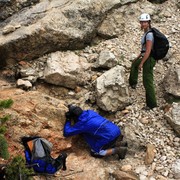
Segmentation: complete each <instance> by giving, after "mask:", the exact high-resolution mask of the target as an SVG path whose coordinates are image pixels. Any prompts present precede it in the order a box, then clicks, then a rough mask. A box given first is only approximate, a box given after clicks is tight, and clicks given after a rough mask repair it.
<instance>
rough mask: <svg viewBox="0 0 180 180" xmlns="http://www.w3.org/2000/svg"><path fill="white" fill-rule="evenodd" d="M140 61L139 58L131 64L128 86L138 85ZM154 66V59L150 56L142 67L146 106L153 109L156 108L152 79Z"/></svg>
mask: <svg viewBox="0 0 180 180" xmlns="http://www.w3.org/2000/svg"><path fill="white" fill-rule="evenodd" d="M141 60H142V59H141V58H140V59H137V60H136V61H134V62H133V63H132V66H131V71H130V76H129V84H130V86H133V85H136V84H137V83H138V72H139V70H138V67H139V64H140V63H141ZM155 64H156V61H155V59H154V58H153V57H151V56H150V57H149V58H148V59H147V60H146V61H145V63H144V65H143V85H144V88H145V91H146V105H147V106H148V107H149V108H154V107H156V106H157V102H156V95H155V88H154V77H153V67H154V66H155Z"/></svg>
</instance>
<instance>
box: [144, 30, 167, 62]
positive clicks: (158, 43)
mask: <svg viewBox="0 0 180 180" xmlns="http://www.w3.org/2000/svg"><path fill="white" fill-rule="evenodd" d="M149 32H152V33H153V35H154V46H153V49H152V51H151V54H152V56H153V58H154V59H155V60H160V59H163V58H164V57H165V56H166V54H167V52H168V50H169V41H168V39H167V38H166V36H165V35H164V34H163V33H161V32H160V31H159V30H158V29H156V28H151V30H150V31H149ZM149 32H148V33H149ZM148 33H147V34H148ZM147 34H146V35H147ZM145 42H146V36H145Z"/></svg>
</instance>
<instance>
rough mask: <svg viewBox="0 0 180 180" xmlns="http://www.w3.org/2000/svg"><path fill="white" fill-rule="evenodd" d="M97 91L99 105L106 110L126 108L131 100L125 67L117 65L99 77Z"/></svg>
mask: <svg viewBox="0 0 180 180" xmlns="http://www.w3.org/2000/svg"><path fill="white" fill-rule="evenodd" d="M96 92H97V98H96V99H97V100H96V101H97V105H98V106H99V107H100V108H101V109H103V110H104V111H111V112H116V111H117V110H120V109H124V108H125V107H126V106H127V105H128V104H129V102H130V99H129V92H128V87H127V83H126V82H125V75H124V68H123V67H122V66H119V65H117V66H115V67H114V68H112V69H110V70H108V71H106V72H105V73H104V74H102V75H101V76H100V77H99V78H97V81H96Z"/></svg>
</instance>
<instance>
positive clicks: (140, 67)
mask: <svg viewBox="0 0 180 180" xmlns="http://www.w3.org/2000/svg"><path fill="white" fill-rule="evenodd" d="M142 67H143V63H140V65H139V67H138V68H139V70H140V71H141V70H142Z"/></svg>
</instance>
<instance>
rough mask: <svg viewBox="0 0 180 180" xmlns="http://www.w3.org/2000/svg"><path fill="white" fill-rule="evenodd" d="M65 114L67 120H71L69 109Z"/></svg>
mask: <svg viewBox="0 0 180 180" xmlns="http://www.w3.org/2000/svg"><path fill="white" fill-rule="evenodd" d="M65 116H66V121H70V119H71V114H70V112H69V111H68V112H66V113H65Z"/></svg>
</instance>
